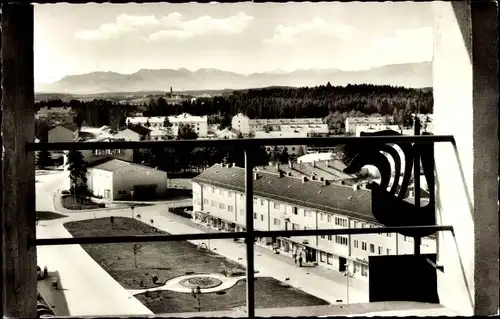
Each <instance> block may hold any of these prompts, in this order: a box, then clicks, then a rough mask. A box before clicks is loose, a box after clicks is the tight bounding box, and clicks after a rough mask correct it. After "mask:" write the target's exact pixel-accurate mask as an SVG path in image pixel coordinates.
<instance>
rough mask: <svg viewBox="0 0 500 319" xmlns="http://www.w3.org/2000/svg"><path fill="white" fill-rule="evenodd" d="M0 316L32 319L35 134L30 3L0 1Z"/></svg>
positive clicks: (33, 306) (34, 267)
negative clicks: (30, 145)
mask: <svg viewBox="0 0 500 319" xmlns="http://www.w3.org/2000/svg"><path fill="white" fill-rule="evenodd" d="M1 19H2V20H1V21H2V22H1V29H2V48H1V50H2V51H1V60H2V62H1V65H2V82H1V83H2V127H1V129H2V136H3V140H2V146H3V154H2V156H3V158H2V197H3V199H2V231H1V232H2V235H1V236H2V240H1V242H2V266H3V269H2V285H3V289H2V292H3V296H2V297H3V298H2V308H3V316H4V318H5V317H15V318H35V317H36V304H37V298H36V297H37V280H36V275H37V272H36V248H35V247H33V246H29V240H32V239H35V238H36V235H35V165H34V164H35V161H34V159H35V153H34V152H31V151H27V145H28V143H33V142H34V137H35V107H34V79H33V75H34V68H33V24H34V21H33V5H31V4H10V3H4V4H2V15H1Z"/></svg>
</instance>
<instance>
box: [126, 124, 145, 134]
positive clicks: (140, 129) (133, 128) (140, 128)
mask: <svg viewBox="0 0 500 319" xmlns="http://www.w3.org/2000/svg"><path fill="white" fill-rule="evenodd" d="M127 129H129V130H131V131H132V132H135V133H137V134H139V135H148V134H149V133H150V132H151V130H150V129H148V128H145V127H144V126H142V125H130V127H128V128H127ZM125 130H126V129H125Z"/></svg>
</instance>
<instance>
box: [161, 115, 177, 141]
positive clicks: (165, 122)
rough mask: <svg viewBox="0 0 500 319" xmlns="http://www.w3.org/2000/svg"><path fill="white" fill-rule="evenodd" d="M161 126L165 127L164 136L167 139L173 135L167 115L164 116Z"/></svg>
mask: <svg viewBox="0 0 500 319" xmlns="http://www.w3.org/2000/svg"><path fill="white" fill-rule="evenodd" d="M163 127H164V128H165V129H166V131H167V132H166V136H167V138H168V139H171V138H172V136H173V135H174V134H173V132H172V123H171V122H170V120H169V119H168V116H165V120H164V121H163Z"/></svg>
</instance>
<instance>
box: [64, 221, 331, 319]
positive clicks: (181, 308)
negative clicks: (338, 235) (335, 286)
mask: <svg viewBox="0 0 500 319" xmlns="http://www.w3.org/2000/svg"><path fill="white" fill-rule="evenodd" d="M65 227H66V228H67V229H68V231H69V232H70V233H71V234H72V235H73V236H74V237H79V236H123V235H145V234H156V233H162V234H166V233H165V232H162V231H157V232H156V231H155V228H153V227H151V226H149V225H147V224H145V223H143V222H140V221H138V220H135V219H131V218H122V217H115V219H114V223H113V225H112V224H111V220H110V219H109V218H101V219H93V220H84V221H77V222H70V223H67V224H65ZM133 245H134V244H132V243H123V244H98V245H92V246H90V245H82V247H83V248H84V249H85V250H86V251H87V252H88V253H89V255H90V256H92V258H93V259H94V260H96V261H97V262H98V263H99V264H100V265H101V266H102V267H103V268H104V269H105V270H106V271H107V272H108V273H109V274H110V275H111V276H112V277H113V278H114V279H115V280H116V281H118V282H119V283H120V284H121V285H122V286H123V287H125V288H126V289H145V288H152V287H157V286H161V285H163V283H164V282H165V281H167V280H168V279H171V278H174V277H178V276H183V275H187V274H207V273H221V271H222V269H223V268H226V269H231V270H233V271H239V272H241V271H242V270H244V267H243V266H241V265H240V264H238V263H236V262H233V261H230V260H228V259H226V258H225V257H223V256H220V255H218V254H215V253H213V252H207V251H205V250H201V249H198V247H197V246H196V245H194V244H191V243H189V242H186V241H181V242H163V243H160V242H158V243H143V244H140V246H139V247H140V249H139V251H138V252H137V255H136V265H137V267H136V265H135V262H134V249H133ZM223 265H224V267H223ZM154 276H156V277H157V278H158V280H157V281H156V282H155V283H154V282H153V277H154ZM255 284H256V290H255V295H256V302H257V307H258V308H267V307H284V306H312V305H325V304H328V303H327V302H326V301H324V300H322V299H319V298H316V297H314V296H311V295H308V294H306V293H304V292H302V291H299V290H296V289H294V288H290V287H287V286H286V285H282V284H281V283H280V282H279V281H277V280H275V279H273V278H267V277H258V278H257V279H256V283H255ZM137 298H138V299H139V300H140V301H141V302H142V303H143V304H144V305H146V306H147V307H148V308H150V309H151V310H152V311H153V312H155V313H179V312H190V311H197V301H196V300H195V299H194V298H193V296H192V295H191V294H190V293H180V292H173V291H166V290H164V291H157V292H147V293H142V294H139V295H137ZM167 300H168V301H167ZM165 301H167V302H165ZM200 303H201V309H202V311H208V310H213V311H221V310H228V309H231V308H233V307H239V306H244V305H245V282H244V281H240V282H238V283H237V284H236V285H235V286H233V287H232V288H229V289H227V290H225V291H223V292H219V293H208V294H203V295H202V296H201V299H200Z"/></svg>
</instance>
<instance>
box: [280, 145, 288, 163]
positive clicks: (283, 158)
mask: <svg viewBox="0 0 500 319" xmlns="http://www.w3.org/2000/svg"><path fill="white" fill-rule="evenodd" d="M289 159H290V154H288V149H287V147H286V146H285V147H283V150H282V151H281V154H280V162H281V163H288V160H289Z"/></svg>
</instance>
